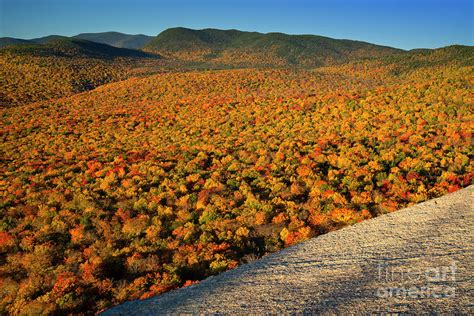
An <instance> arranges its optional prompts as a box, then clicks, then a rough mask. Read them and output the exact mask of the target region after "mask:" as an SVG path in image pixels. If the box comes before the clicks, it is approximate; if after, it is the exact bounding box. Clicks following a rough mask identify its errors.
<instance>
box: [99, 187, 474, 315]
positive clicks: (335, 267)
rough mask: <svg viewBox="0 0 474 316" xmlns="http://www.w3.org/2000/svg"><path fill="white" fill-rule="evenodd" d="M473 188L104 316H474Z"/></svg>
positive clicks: (123, 306)
mask: <svg viewBox="0 0 474 316" xmlns="http://www.w3.org/2000/svg"><path fill="white" fill-rule="evenodd" d="M473 202H474V186H470V187H468V188H466V189H463V190H460V191H457V192H455V193H452V194H448V195H446V196H443V197H441V198H438V199H434V200H430V201H427V202H425V203H421V204H418V205H415V206H413V207H409V208H406V209H403V210H399V211H397V212H394V213H391V214H386V215H383V216H380V217H378V218H375V219H371V220H368V221H365V222H362V223H358V224H356V225H353V226H350V227H347V228H344V229H341V230H338V231H335V232H331V233H328V234H325V235H322V236H318V237H316V238H313V239H310V240H308V241H306V242H302V243H300V244H297V245H295V246H293V247H289V248H286V249H284V250H282V251H280V252H277V253H274V254H271V255H268V256H265V257H264V258H262V259H260V260H257V261H255V262H252V263H249V264H245V265H242V266H240V267H238V268H236V269H234V270H231V271H227V272H225V273H222V274H220V275H218V276H214V277H210V278H208V279H206V280H204V281H202V282H201V283H199V284H196V285H193V286H189V287H186V288H183V289H179V290H175V291H171V292H168V293H165V294H163V295H159V296H156V297H152V298H149V299H146V300H142V301H139V300H137V301H130V302H127V303H124V304H122V305H119V306H116V307H114V308H111V309H109V310H107V311H105V312H104V313H103V315H156V314H177V313H192V314H201V313H205V314H208V313H214V314H215V313H218V314H232V315H233V314H249V313H252V314H254V313H256V314H269V313H297V314H313V313H330V314H332V313H348V312H350V313H364V314H366V313H374V312H376V313H385V312H412V313H413V312H416V313H419V312H430V313H431V312H438V313H446V312H460V313H468V314H472V313H474V273H473V261H474V234H473V227H474V209H473V205H474V203H473Z"/></svg>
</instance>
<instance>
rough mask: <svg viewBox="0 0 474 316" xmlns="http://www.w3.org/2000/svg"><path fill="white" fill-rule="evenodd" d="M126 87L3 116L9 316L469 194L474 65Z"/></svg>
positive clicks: (2, 309)
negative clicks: (448, 196) (436, 199)
mask: <svg viewBox="0 0 474 316" xmlns="http://www.w3.org/2000/svg"><path fill="white" fill-rule="evenodd" d="M393 71H394V67H393V66H390V65H381V64H378V63H369V62H368V63H366V64H347V65H341V66H334V67H326V68H320V69H314V70H307V71H303V70H299V71H293V70H255V69H249V70H226V71H205V72H187V73H179V72H178V73H167V74H158V75H153V76H149V77H146V78H142V79H136V78H132V79H129V80H126V81H122V82H119V83H113V84H108V85H104V86H101V87H99V88H97V89H95V90H93V91H90V92H87V93H82V94H79V95H74V96H71V97H68V98H63V99H59V100H54V99H53V100H50V101H45V102H39V103H34V104H29V105H25V106H17V107H14V108H4V109H2V110H1V115H2V120H1V125H0V127H1V129H0V133H1V157H2V162H1V178H0V188H1V198H2V200H1V210H2V211H1V214H0V216H1V218H0V262H1V266H0V289H1V290H0V313H2V314H3V313H12V314H17V313H20V312H22V313H27V314H28V313H79V312H86V313H91V312H94V311H99V310H102V309H104V308H107V307H109V306H111V305H113V304H117V303H120V302H123V301H125V300H130V299H137V298H146V297H149V296H152V295H157V294H161V293H163V292H166V291H169V290H171V289H174V288H177V287H181V286H188V285H190V284H193V283H196V282H197V281H199V280H201V279H203V278H205V277H207V276H209V275H212V274H216V273H219V272H222V271H225V270H227V269H231V268H234V267H236V266H237V265H238V264H240V263H242V262H247V261H249V260H253V259H254V258H257V257H260V256H262V255H264V254H267V253H270V252H274V251H276V250H279V249H282V248H283V247H285V246H289V245H292V244H295V243H297V242H299V241H302V240H305V239H307V238H310V237H312V236H317V235H319V234H322V233H325V232H328V231H331V230H334V229H338V228H340V227H343V226H346V225H350V224H354V223H357V222H360V221H363V220H365V219H368V218H371V217H374V216H377V215H379V214H383V213H387V212H392V211H395V210H397V209H399V208H402V207H405V206H407V205H411V204H414V203H418V202H421V201H424V200H426V199H429V198H434V197H438V196H440V195H443V194H446V193H448V192H452V191H455V190H457V189H459V188H461V187H464V186H467V185H469V184H471V182H472V179H473V175H474V170H473V169H474V168H473V163H472V160H471V158H472V157H471V155H472V128H473V125H472V122H473V120H474V116H473V113H472V110H473V105H474V94H473V92H472V90H471V89H470V88H469V87H472V85H473V83H474V80H473V72H472V67H463V66H460V65H451V64H446V65H436V66H426V67H420V68H417V69H414V70H406V71H404V72H403V73H402V74H400V73H397V74H394V72H393Z"/></svg>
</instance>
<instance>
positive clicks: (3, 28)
mask: <svg viewBox="0 0 474 316" xmlns="http://www.w3.org/2000/svg"><path fill="white" fill-rule="evenodd" d="M473 15H474V0H345V1H343V0H274V1H269V0H262V1H259V0H253V1H252V0H241V1H232V0H230V1H226V0H201V1H200V0H194V1H193V0H162V1H152V0H0V37H2V36H9V37H17V38H25V39H29V38H34V37H41V36H45V35H51V34H59V35H68V36H70V35H75V34H78V33H85V32H104V31H118V32H123V33H128V34H138V33H142V34H147V35H156V34H158V33H160V32H161V31H163V30H164V29H166V28H169V27H175V26H183V27H189V28H196V29H201V28H208V27H212V28H220V29H239V30H244V31H259V32H284V33H289V34H317V35H323V36H329V37H334V38H346V39H355V40H362V41H367V42H371V43H376V44H383V45H389V46H394V47H399V48H404V49H411V48H420V47H426V48H434V47H441V46H446V45H451V44H464V45H474V36H473V30H474V18H473Z"/></svg>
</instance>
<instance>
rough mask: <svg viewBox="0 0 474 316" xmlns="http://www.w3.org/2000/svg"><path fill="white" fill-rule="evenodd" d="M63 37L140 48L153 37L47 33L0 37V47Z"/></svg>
mask: <svg viewBox="0 0 474 316" xmlns="http://www.w3.org/2000/svg"><path fill="white" fill-rule="evenodd" d="M65 38H74V39H82V40H88V41H91V42H96V43H101V44H107V45H110V46H113V47H117V48H127V49H141V48H143V47H144V46H145V45H146V44H148V42H150V41H151V40H152V39H153V37H152V36H147V35H143V34H137V35H130V34H124V33H119V32H102V33H81V34H78V35H74V36H71V37H67V36H62V35H49V36H44V37H39V38H33V39H29V40H26V39H17V38H12V37H1V38H0V48H1V47H5V46H11V45H18V44H33V43H37V44H47V43H48V42H50V41H51V40H57V39H65Z"/></svg>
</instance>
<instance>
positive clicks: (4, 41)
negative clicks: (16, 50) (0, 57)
mask: <svg viewBox="0 0 474 316" xmlns="http://www.w3.org/2000/svg"><path fill="white" fill-rule="evenodd" d="M24 44H31V41H29V40H24V39H19V38H13V37H0V48H2V47H7V46H13V45H24Z"/></svg>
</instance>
